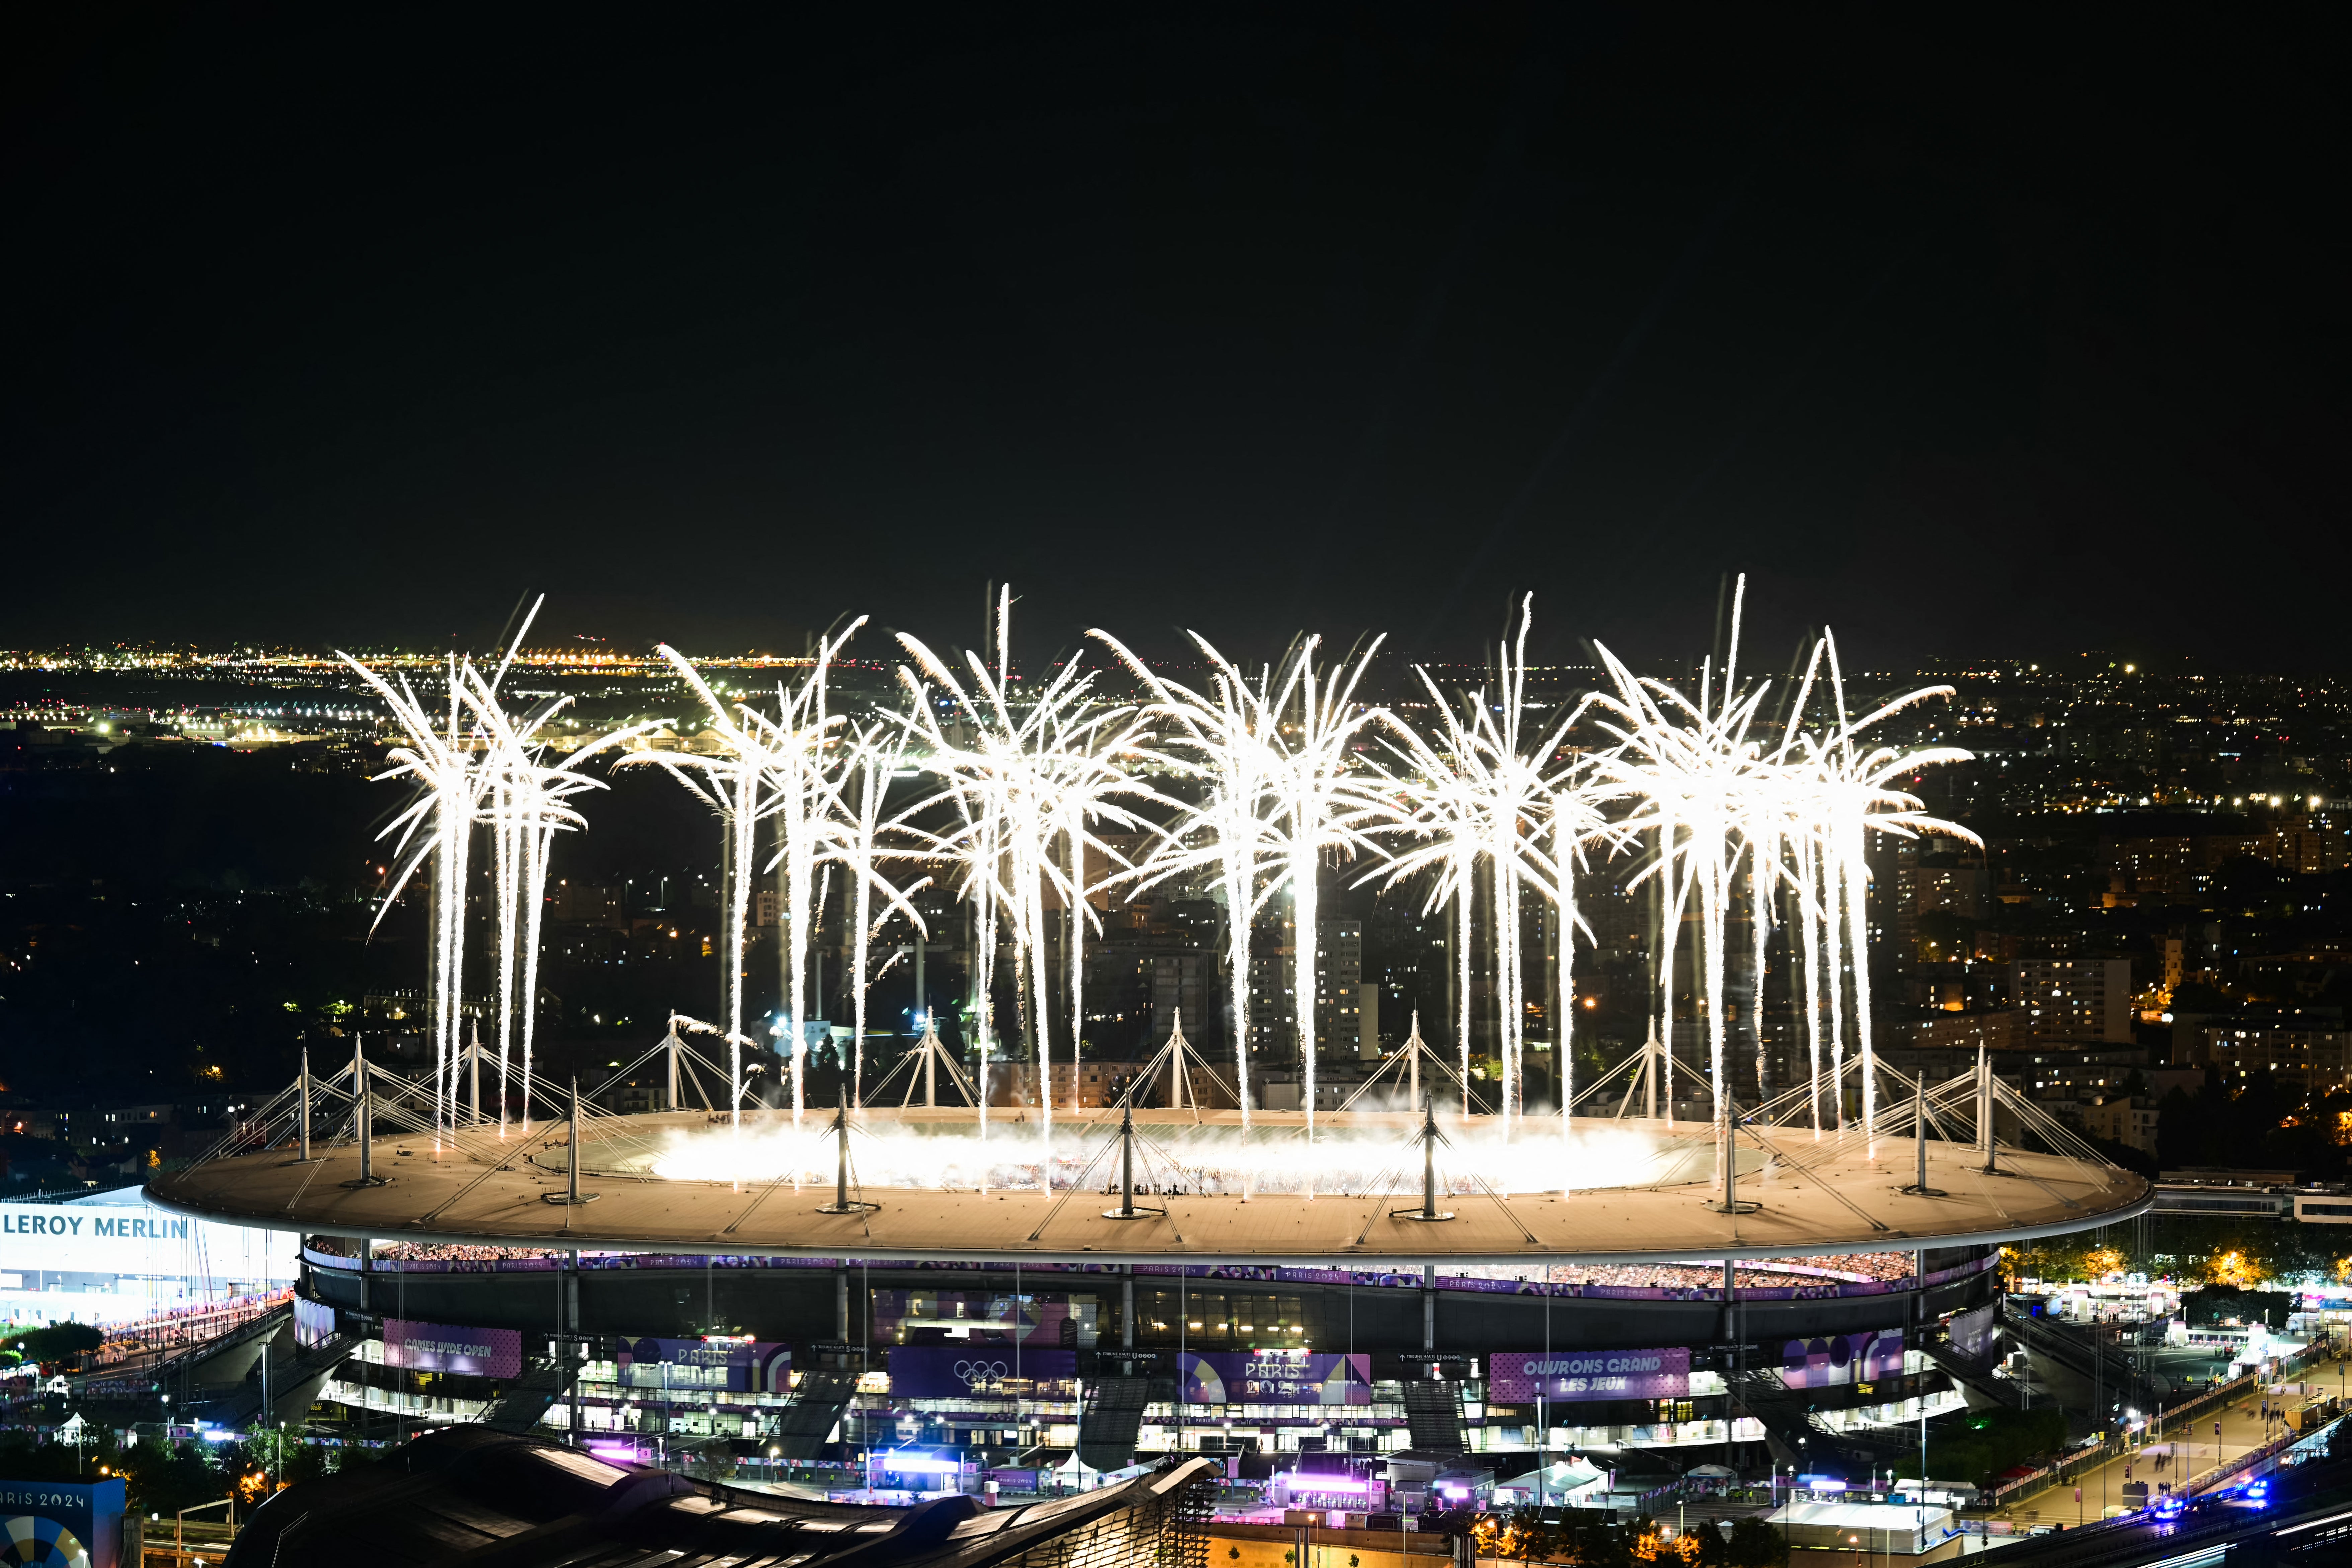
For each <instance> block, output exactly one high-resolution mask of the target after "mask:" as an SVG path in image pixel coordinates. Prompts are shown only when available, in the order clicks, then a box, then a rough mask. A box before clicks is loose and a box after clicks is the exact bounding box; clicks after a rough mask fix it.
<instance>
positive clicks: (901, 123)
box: [0, 5, 2352, 670]
mask: <svg viewBox="0 0 2352 1568" xmlns="http://www.w3.org/2000/svg"><path fill="white" fill-rule="evenodd" d="M44 26H46V27H47V28H49V29H50V31H48V32H47V33H46V34H37V33H35V32H33V31H31V29H35V28H39V27H44ZM17 27H18V29H19V36H18V37H17V39H16V42H17V44H18V47H17V48H16V49H15V50H13V51H11V52H12V54H13V56H14V57H15V58H14V61H13V63H12V65H11V66H10V67H9V68H8V69H9V72H10V76H9V80H10V85H11V87H12V88H13V89H14V90H13V91H11V92H10V93H9V94H8V95H7V98H6V110H7V124H8V129H9V132H11V133H10V135H9V136H8V138H7V146H8V149H9V151H8V152H7V153H6V154H5V165H0V167H5V176H0V177H5V182H6V185H5V189H6V193H7V195H8V198H9V201H10V205H11V210H12V212H13V213H14V215H15V216H16V219H17V229H18V233H19V235H20V236H21V237H22V238H21V240H20V243H19V244H18V245H17V246H16V247H12V249H11V254H10V257H9V258H8V260H7V262H6V264H5V265H6V267H7V268H8V272H9V281H10V283H11V286H12V292H13V294H14V295H15V297H16V299H17V300H20V301H23V302H24V304H23V305H22V306H21V307H20V313H19V317H18V320H17V331H16V336H15V339H14V342H13V343H12V347H13V348H14V350H15V353H14V354H13V356H12V359H13V363H14V366H15V369H16V374H15V375H14V376H12V377H11V378H10V384H11V395H10V397H9V400H8V405H7V407H8V412H7V416H6V418H5V435H0V452H5V471H6V474H7V479H6V481H5V489H0V498H5V504H6V507H7V511H8V514H9V516H10V517H11V520H12V521H13V523H14V524H15V526H14V527H13V528H12V530H11V533H12V539H13V542H14V544H15V546H16V549H15V551H14V552H12V553H13V560H12V565H13V566H14V568H15V570H14V571H13V572H12V576H13V577H14V578H15V579H16V593H14V594H13V595H11V598H10V603H9V615H8V622H7V630H6V632H5V634H0V641H5V642H6V643H8V644H10V645H11V646H13V647H53V646H58V645H68V644H75V643H87V642H106V641H111V640H116V639H124V640H133V641H137V640H146V639H153V640H160V641H194V642H197V643H201V644H212V645H218V644H221V643H226V642H229V641H233V640H244V641H254V642H258V643H264V644H275V643H294V644H299V645H304V646H310V647H334V646H343V647H353V646H366V645H387V644H404V645H408V646H415V647H446V646H450V645H451V642H452V639H453V638H454V639H455V641H456V642H457V644H460V645H462V646H467V647H487V646H490V645H491V644H493V643H494V642H495V640H496V638H497V636H498V631H499V626H501V625H502V624H503V623H504V622H505V621H506V620H507V619H508V617H509V613H510V607H511V606H512V605H513V604H514V603H515V601H516V598H517V596H518V595H520V594H522V593H525V592H526V591H529V592H537V591H540V590H542V589H543V590H546V591H547V592H548V593H549V595H550V598H549V605H548V610H547V612H546V613H545V617H544V619H543V623H542V626H543V628H544V630H545V632H546V633H547V634H548V635H549V636H550V637H552V638H554V639H559V640H560V639H567V638H569V637H572V635H573V634H576V633H590V634H594V635H598V636H603V637H609V638H611V639H612V640H613V641H614V642H615V643H616V644H618V645H621V646H625V647H644V646H649V645H650V644H651V643H652V642H653V641H655V640H656V639H662V638H667V639H669V640H673V641H675V642H677V644H678V645H679V646H681V647H692V648H698V649H720V648H729V647H775V648H783V649H789V648H791V647H794V646H796V645H797V644H798V642H799V641H800V639H801V637H802V636H803V634H804V632H805V630H806V629H808V628H812V627H816V626H823V625H824V624H825V623H826V622H827V621H829V620H830V619H831V618H832V617H833V616H834V615H835V613H836V612H838V611H842V610H848V611H852V612H857V611H863V612H865V613H867V614H870V615H872V616H874V617H875V620H876V624H877V626H881V625H885V624H887V625H895V626H907V627H909V628H911V629H914V630H916V631H917V632H918V633H919V635H922V636H924V637H926V638H929V639H935V640H937V641H940V642H950V641H952V642H957V643H976V642H977V641H978V636H979V627H980V620H981V605H982V595H983V594H984V592H985V584H988V583H989V582H991V581H1003V580H1008V579H1009V580H1010V581H1012V582H1013V584H1015V586H1016V589H1017V590H1018V591H1020V592H1021V593H1022V594H1023V595H1024V605H1023V606H1022V608H1021V610H1020V611H1019V612H1018V613H1017V615H1016V626H1015V647H1016V649H1017V650H1019V651H1020V652H1021V654H1022V656H1023V657H1024V658H1043V657H1044V656H1045V654H1047V653H1049V652H1051V651H1052V650H1053V649H1054V648H1055V647H1061V646H1066V645H1067V644H1069V643H1070V642H1072V641H1074V640H1075V639H1076V637H1078V636H1080V635H1082V634H1083V633H1084V631H1085V629H1086V628H1087V627H1088V626H1097V625H1099V626H1107V627H1108V628H1110V629H1112V630H1114V631H1116V632H1118V633H1119V634H1120V635H1121V636H1123V637H1129V638H1130V639H1131V640H1133V641H1135V642H1137V643H1138V644H1139V645H1140V646H1143V647H1147V648H1152V647H1155V646H1156V647H1158V648H1159V649H1161V650H1172V649H1173V647H1175V639H1174V637H1172V635H1171V632H1172V629H1173V628H1174V627H1176V626H1196V627H1198V628H1199V629H1200V630H1201V631H1202V632H1203V633H1204V634H1206V635H1207V636H1209V637H1212V638H1213V639H1214V640H1216V641H1217V642H1218V643H1219V644H1220V645H1221V646H1224V647H1229V648H1231V649H1233V650H1234V651H1235V652H1236V653H1237V655H1240V656H1244V657H1264V656H1265V655H1267V654H1270V653H1273V652H1276V651H1278V650H1279V648H1280V647H1281V646H1282V645H1283V644H1284V642H1286V640H1287V638H1288V637H1289V636H1290V634H1291V633H1292V632H1293V631H1295V630H1298V629H1318V630H1321V631H1323V632H1325V633H1326V634H1327V636H1328V638H1329V640H1331V641H1332V642H1334V643H1337V644H1338V645H1339V646H1342V647H1344V646H1345V645H1346V644H1347V643H1348V642H1349V639H1350V638H1352V637H1354V636H1355V635H1356V634H1357V633H1359V632H1360V631H1362V630H1366V629H1371V630H1381V631H1385V632H1387V633H1389V634H1390V636H1391V640H1392V644H1393V646H1395V647H1398V648H1399V649H1400V650H1401V651H1403V652H1405V653H1407V654H1409V655H1411V656H1414V657H1446V658H1462V659H1474V658H1477V657H1478V654H1479V649H1480V647H1481V645H1483V644H1485V643H1486V642H1488V641H1490V640H1492V639H1493V638H1494V637H1496V636H1497V635H1498V634H1499V633H1500V632H1501V630H1502V628H1503V626H1504V624H1505V619H1506V616H1507V613H1508V609H1509V606H1511V605H1515V604H1516V603H1517V598H1518V596H1519V595H1520V594H1521V593H1523V592H1525V591H1528V590H1530V589H1532V590H1533V591H1535V593H1536V595H1537V597H1536V628H1537V629H1536V635H1535V637H1534V638H1533V640H1532V645H1531V646H1532V647H1534V648H1535V649H1536V650H1537V652H1538V657H1539V658H1544V659H1546V660H1548V661H1556V662H1557V661H1566V660H1569V659H1570V658H1581V657H1582V656H1581V639H1583V638H1587V637H1597V638H1599V639H1601V640H1602V641H1604V642H1606V643H1608V644H1609V645H1610V646H1612V647H1615V648H1617V649H1618V650H1619V651H1621V652H1622V653H1623V654H1624V655H1626V656H1627V657H1629V658H1634V659H1639V660H1645V661H1648V660H1660V659H1684V658H1696V657H1697V656H1699V655H1701V654H1703V653H1705V652H1706V649H1707V648H1708V647H1710V646H1711V644H1712V643H1713V641H1714V640H1715V633H1714V627H1715V625H1716V621H1717V595H1718V585H1719V584H1720V583H1721V581H1722V579H1723V576H1724V574H1727V573H1735V572H1739V571H1747V572H1748V573H1749V574H1750V584H1749V601H1748V603H1749V621H1748V624H1749V636H1748V647H1749V649H1750V650H1751V653H1752V656H1753V657H1754V658H1757V659H1758V660H1759V663H1760V664H1763V665H1777V663H1778V662H1780V659H1781V658H1783V657H1784V656H1785V650H1786V649H1787V648H1788V647H1790V646H1791V645H1793V643H1794V642H1795V641H1796V639H1797V637H1799V635H1800V634H1801V631H1802V629H1803V628H1804V627H1806V626H1811V625H1818V624H1822V623H1826V624H1828V625H1830V626H1832V627H1833V628H1834V629H1835V630H1836V631H1837V632H1838V633H1839V635H1840V638H1841V642H1842V643H1843V645H1844V646H1845V647H1848V648H1849V649H1850V650H1851V652H1850V654H1849V658H1851V659H1852V660H1853V662H1855V663H1857V664H1866V665H1870V666H1873V667H1877V668H1896V667H1903V666H1906V665H1911V666H1916V665H1917V664H1919V663H1921V662H1924V661H1926V660H1928V659H1931V658H1939V657H1940V658H1979V657H1987V656H1997V655H2000V654H2002V653H2004V652H2005V653H2009V654H2012V655H2013V656H2014V657H2019V658H2042V659H2044V660H2054V659H2057V658H2072V657H2074V656H2076V655H2077V654H2079V653H2080V652H2081V651H2082V650H2084V649H2090V648H2098V649H2112V650H2116V652H2118V653H2119V654H2120V655H2121V656H2122V657H2125V658H2132V659H2135V660H2136V661H2138V662H2141V663H2143V664H2151V665H2153V664H2160V663H2164V662H2167V661H2168V660H2171V659H2174V658H2181V657H2188V658H2194V659H2195V660H2196V661H2198V665H2199V667H2200V668H2209V669H2290V670H2317V669H2336V668H2342V667H2343V664H2344V659H2345V655H2344V652H2343V643H2342V639H2341V638H2340V637H2337V636H2336V633H2335V630H2334V628H2333V626H2332V624H2331V623H2332V617H2331V616H2327V615H2326V613H2325V611H2324V609H2320V610H2318V611H2317V612H2316V613H2313V612H2310V611H2305V610H2304V609H2302V608H2300V607H2299V606H2303V605H2306V604H2307V603H2308V602H2309V600H2310V598H2311V588H2312V587H2313V586H2321V587H2322V588H2323V592H2324V584H2326V582H2327V581H2329V580H2331V578H2334V577H2338V576H2340V575H2341V574H2342V572H2343V570H2344V568H2345V566H2346V565H2347V540H2352V530H2347V529H2346V528H2345V527H2344V526H2343V522H2342V520H2341V513H2342V511H2343V504H2342V503H2343V479H2342V471H2343V470H2342V453H2343V452H2344V451H2345V450H2347V449H2352V440H2347V435H2352V432H2347V419H2346V405H2345V400H2344V395H2343V388H2342V380H2341V372H2340V369H2339V368H2338V367H2339V366H2340V365H2341V363H2343V362H2344V360H2345V359H2346V357H2347V355H2346V353H2345V348H2346V346H2347V345H2346V342H2345V340H2346V337H2347V326H2352V315H2347V311H2346V310H2345V307H2344V304H2343V300H2342V294H2341V289H2340V288H2339V286H2338V282H2337V280H2338V279H2340V278H2341V277H2342V275H2343V272H2344V266H2343V263H2344V260H2345V248H2346V247H2345V245H2344V237H2343V234H2342V225H2341V220H2340V219H2339V218H2338V217H2337V216H2336V214H2335V212H2334V210H2333V204H2332V202H2331V201H2330V199H2329V198H2328V197H2327V196H2326V192H2328V191H2330V190H2336V189H2340V188H2342V185H2343V183H2344V163H2345V162H2346V159H2345V153H2346V139H2345V137H2344V135H2343V127H2342V124H2341V113H2340V110H2337V109H2336V107H2334V105H2335V99H2334V96H2333V95H2332V94H2331V92H2330V91H2329V90H2328V88H2327V84H2326V81H2325V79H2323V78H2322V77H2321V75H2320V73H2321V72H2322V71H2324V70H2326V69H2327V67H2326V64H2325V62H2326V60H2328V59H2329V58H2334V57H2335V51H2334V50H2333V49H2332V48H2331V47H2328V46H2327V44H2326V39H2327V38H2328V37H2330V36H2331V32H2330V29H2328V27H2327V26H2326V14H2324V13H2322V12H2321V11H2319V10H2318V9H2317V8H2316V7H2305V8H2287V9H2282V10H2274V11H2269V12H2265V13H2263V14H2261V15H2259V16H2254V15H2239V16H2219V15H2215V14H2209V13H2204V12H2193V11H2189V10H2186V9H2182V10H2179V11H2157V12H2144V13H2141V14H2139V15H2138V16H2137V17H2136V19H2135V22H2134V25H2133V26H2132V28H2130V29H2129V30H2124V31H2119V30H2118V29H2116V28H2113V27H2108V26H2103V25H2102V24H2101V23H2100V21H2099V19H2097V18H2091V17H2085V18H2083V19H2081V20H2080V21H2075V20H2072V19H2069V18H2065V17H2058V18H2054V19H2053V18H2047V17H2045V18H2040V19H2038V20H2037V21H2036V23H2035V24H2034V27H2033V30H2032V32H2030V33H2028V32H2026V31H2024V30H2022V29H2023V24H2019V25H2018V26H2015V27H2011V28H2008V29H2004V27H2003V26H2001V25H2000V23H1999V21H1998V20H1997V19H1995V20H1987V21H1985V22H1983V23H1982V25H1981V26H1979V30H1977V31H1975V32H1972V33H1969V34H1968V35H1966V36H1955V35H1952V34H1948V33H1945V32H1940V31H1937V30H1936V29H1935V27H1934V26H1932V24H1931V23H1929V22H1928V21H1926V20H1922V19H1917V18H1909V17H1896V16H1881V15H1871V14H1866V13H1852V14H1845V15H1843V16H1837V17H1832V16H1828V15H1827V14H1821V15H1813V14H1805V15H1790V14H1777V13H1765V12H1755V11H1750V10H1745V9H1740V8H1733V7H1724V8H1720V9H1715V8H1706V7H1694V8H1687V9H1682V10H1658V9H1655V8H1632V7H1623V8H1620V7H1612V6H1608V5H1561V6H1557V7H1542V6H1513V5H1497V6H1494V7H1489V8H1484V9H1465V10H1458V11H1448V12H1438V11H1431V10H1425V9H1422V8H1417V7H1408V6H1378V5H1372V6H1360V7H1356V8H1352V9H1349V10H1344V11H1342V10H1339V9H1336V8H1334V9H1319V8H1310V9H1303V10H1299V11H1296V12H1290V13H1285V14H1283V15H1281V16H1274V17H1269V16H1264V15H1260V14H1252V13H1245V12H1236V13H1186V14H1183V15H1181V16H1138V17H1120V18H1116V19H1108V20H1107V19H1104V18H1102V17H1100V16H1098V15H1095V14H1090V13H1087V12H1083V11H1068V12H1047V11H1036V12H1027V13H1023V14H1022V15H1020V16H1017V17H1013V18H1011V19H1002V18H987V17H980V16H973V15H971V14H969V13H954V12H942V13H939V14H937V15H936V16H929V17H928V18H927V19H922V18H918V19H911V20H910V19H908V18H905V17H891V18H883V19H879V20H869V19H866V18H861V17H850V18H842V17H827V18H814V17H813V16H810V15H808V14H796V15H794V16H791V17H789V18H785V19H783V20H781V21H779V22H776V23H774V24H773V25H772V26H768V27H765V28H759V29H745V30H741V31H739V32H735V33H730V34H726V35H723V36H722V35H721V34H719V33H718V32H716V31H699V32H698V31H694V30H691V29H689V28H687V27H684V26H672V27H668V28H664V27H660V26H648V27H646V28H645V29H642V30H638V29H632V30H620V29H599V28H597V27H596V26H593V25H591V24H589V23H587V22H585V21H583V20H580V19H578V18H574V19H573V20H572V25H571V26H569V28H568V29H567V30H564V31H561V32H555V31H549V30H547V29H545V28H542V27H540V26H537V25H536V24H535V22H534V21H533V20H532V19H531V18H527V17H521V16H503V17H502V16H490V17H475V18H470V19H469V24H468V27H467V31H466V32H465V33H464V34H463V35H462V36H456V35H452V34H450V33H449V32H447V31H446V29H444V28H441V27H438V26H435V25H434V24H432V23H430V22H412V23H410V24H406V25H403V26H393V25H386V24H371V23H369V22H367V21H365V20H363V19H354V18H347V17H336V16H320V15H316V14H296V13H287V14H284V15H277V16H271V15H267V14H264V13H241V14H237V15H235V16H230V15H227V14H221V13H205V12H195V11H183V12H152V13H145V14H139V15H131V14H124V15H121V16H109V17H93V16H84V15H73V16H59V17H55V18H50V19H47V20H45V21H44V20H35V19H32V18H20V19H19V20H18V22H17ZM2331 518H2334V519H2336V520H2337V521H2334V522H2331V521H2329V520H2330V519H2331ZM863 640H864V639H861V642H863Z"/></svg>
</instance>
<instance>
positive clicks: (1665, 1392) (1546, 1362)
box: [1486, 1345, 1690, 1405]
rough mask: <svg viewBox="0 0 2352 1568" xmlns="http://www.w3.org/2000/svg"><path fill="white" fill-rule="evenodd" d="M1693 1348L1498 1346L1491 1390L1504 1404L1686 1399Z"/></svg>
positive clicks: (1488, 1393) (1492, 1363)
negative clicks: (1530, 1348) (1541, 1400)
mask: <svg viewBox="0 0 2352 1568" xmlns="http://www.w3.org/2000/svg"><path fill="white" fill-rule="evenodd" d="M1689 1394H1690V1351H1689V1350H1688V1349H1687V1348H1685V1347H1684V1346H1680V1345H1677V1346H1675V1347H1674V1348H1672V1349H1669V1350H1650V1351H1498V1352H1496V1353H1495V1354H1494V1355H1493V1356H1491V1357H1490V1358H1488V1365H1487V1378H1486V1396H1487V1397H1488V1398H1489V1399H1492V1400H1494V1401H1495V1402H1496V1404H1499V1405H1510V1404H1516V1403H1517V1402H1519V1401H1522V1400H1534V1399H1537V1398H1544V1399H1564V1400H1577V1399H1683V1398H1686V1397H1688V1396H1689Z"/></svg>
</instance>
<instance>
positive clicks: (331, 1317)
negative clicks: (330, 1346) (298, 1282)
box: [294, 1296, 335, 1350]
mask: <svg viewBox="0 0 2352 1568" xmlns="http://www.w3.org/2000/svg"><path fill="white" fill-rule="evenodd" d="M334 1337H335V1310H334V1309H333V1308H332V1307H331V1306H329V1305H327V1303H326V1302H324V1301H313V1300H309V1299H308V1298H307V1297H302V1296H297V1297H295V1298H294V1342H295V1343H296V1344H298V1345H300V1346H301V1347H302V1348H303V1349H305V1350H308V1349H309V1348H310V1347H311V1346H312V1345H322V1344H325V1343H326V1342H328V1341H329V1340H331V1339H333V1338H334Z"/></svg>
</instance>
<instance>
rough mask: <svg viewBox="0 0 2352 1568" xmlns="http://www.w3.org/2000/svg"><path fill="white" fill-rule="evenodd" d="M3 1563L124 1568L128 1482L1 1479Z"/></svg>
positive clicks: (0, 1555) (53, 1567)
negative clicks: (124, 1502)
mask: <svg viewBox="0 0 2352 1568" xmlns="http://www.w3.org/2000/svg"><path fill="white" fill-rule="evenodd" d="M0 1532H5V1534H6V1536H7V1545H6V1548H5V1550H0V1562H6V1563H36V1564H40V1565H42V1568H123V1563H122V1478H121V1477H120V1476H116V1477H114V1478H113V1479H110V1480H103V1481H98V1482H94V1483H85V1482H75V1481H0Z"/></svg>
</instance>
